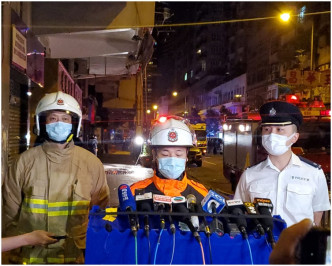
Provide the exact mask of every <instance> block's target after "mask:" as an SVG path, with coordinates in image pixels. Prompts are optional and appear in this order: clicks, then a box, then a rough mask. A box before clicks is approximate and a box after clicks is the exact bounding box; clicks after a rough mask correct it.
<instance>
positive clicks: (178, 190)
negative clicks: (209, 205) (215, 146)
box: [131, 116, 208, 202]
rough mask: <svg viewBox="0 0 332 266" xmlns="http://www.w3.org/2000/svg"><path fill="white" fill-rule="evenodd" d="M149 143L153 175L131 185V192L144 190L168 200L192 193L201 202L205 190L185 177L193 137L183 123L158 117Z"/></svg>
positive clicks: (177, 119)
mask: <svg viewBox="0 0 332 266" xmlns="http://www.w3.org/2000/svg"><path fill="white" fill-rule="evenodd" d="M150 141H151V144H150V146H151V148H152V155H153V160H154V170H155V174H154V176H153V177H151V178H148V179H145V180H143V181H139V182H137V183H135V184H133V185H132V186H131V191H132V193H133V194H135V190H136V189H144V190H145V192H152V193H153V194H162V195H166V196H171V197H175V196H187V195H188V194H193V195H195V196H196V199H197V201H198V202H200V201H201V200H202V199H203V198H204V197H205V196H206V194H207V192H208V191H207V189H206V188H205V187H204V186H203V185H202V184H200V183H197V182H195V181H192V180H189V179H188V178H187V174H186V171H185V169H186V162H187V160H188V159H187V155H188V152H189V148H190V147H192V146H193V144H194V142H195V135H194V133H193V132H192V131H191V130H190V126H189V125H187V124H186V120H184V119H182V118H181V117H177V116H169V117H161V118H160V119H159V120H158V121H157V122H156V123H155V125H153V127H152V129H151V140H150Z"/></svg>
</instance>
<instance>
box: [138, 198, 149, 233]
mask: <svg viewBox="0 0 332 266" xmlns="http://www.w3.org/2000/svg"><path fill="white" fill-rule="evenodd" d="M135 200H136V205H137V210H138V211H143V212H151V211H152V207H151V206H152V192H148V193H144V194H135ZM144 231H145V235H146V237H149V233H150V222H149V215H147V214H146V215H144Z"/></svg>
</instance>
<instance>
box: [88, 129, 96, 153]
mask: <svg viewBox="0 0 332 266" xmlns="http://www.w3.org/2000/svg"><path fill="white" fill-rule="evenodd" d="M88 150H89V151H90V152H92V153H93V154H94V155H96V156H97V153H98V140H97V136H96V135H94V134H91V135H90V138H89V141H88Z"/></svg>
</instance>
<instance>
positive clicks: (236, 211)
mask: <svg viewBox="0 0 332 266" xmlns="http://www.w3.org/2000/svg"><path fill="white" fill-rule="evenodd" d="M226 204H227V209H228V211H229V212H230V214H233V215H236V216H238V217H236V218H233V217H232V218H230V220H231V221H234V222H235V223H236V225H237V227H238V228H239V229H240V232H241V235H242V237H243V239H247V238H248V233H247V230H246V228H247V221H246V219H245V218H244V217H243V215H244V211H245V207H244V205H243V202H242V200H240V199H235V200H226ZM241 216H242V217H241Z"/></svg>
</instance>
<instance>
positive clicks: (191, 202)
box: [186, 194, 199, 229]
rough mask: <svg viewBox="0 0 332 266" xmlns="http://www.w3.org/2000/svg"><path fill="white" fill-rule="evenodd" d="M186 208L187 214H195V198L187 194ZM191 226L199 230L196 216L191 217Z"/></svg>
mask: <svg viewBox="0 0 332 266" xmlns="http://www.w3.org/2000/svg"><path fill="white" fill-rule="evenodd" d="M186 199H187V208H188V210H189V212H197V204H196V197H195V195H193V194H188V195H187V197H186ZM190 220H191V222H192V224H193V226H194V227H195V228H196V229H198V228H199V220H198V216H191V218H190Z"/></svg>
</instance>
